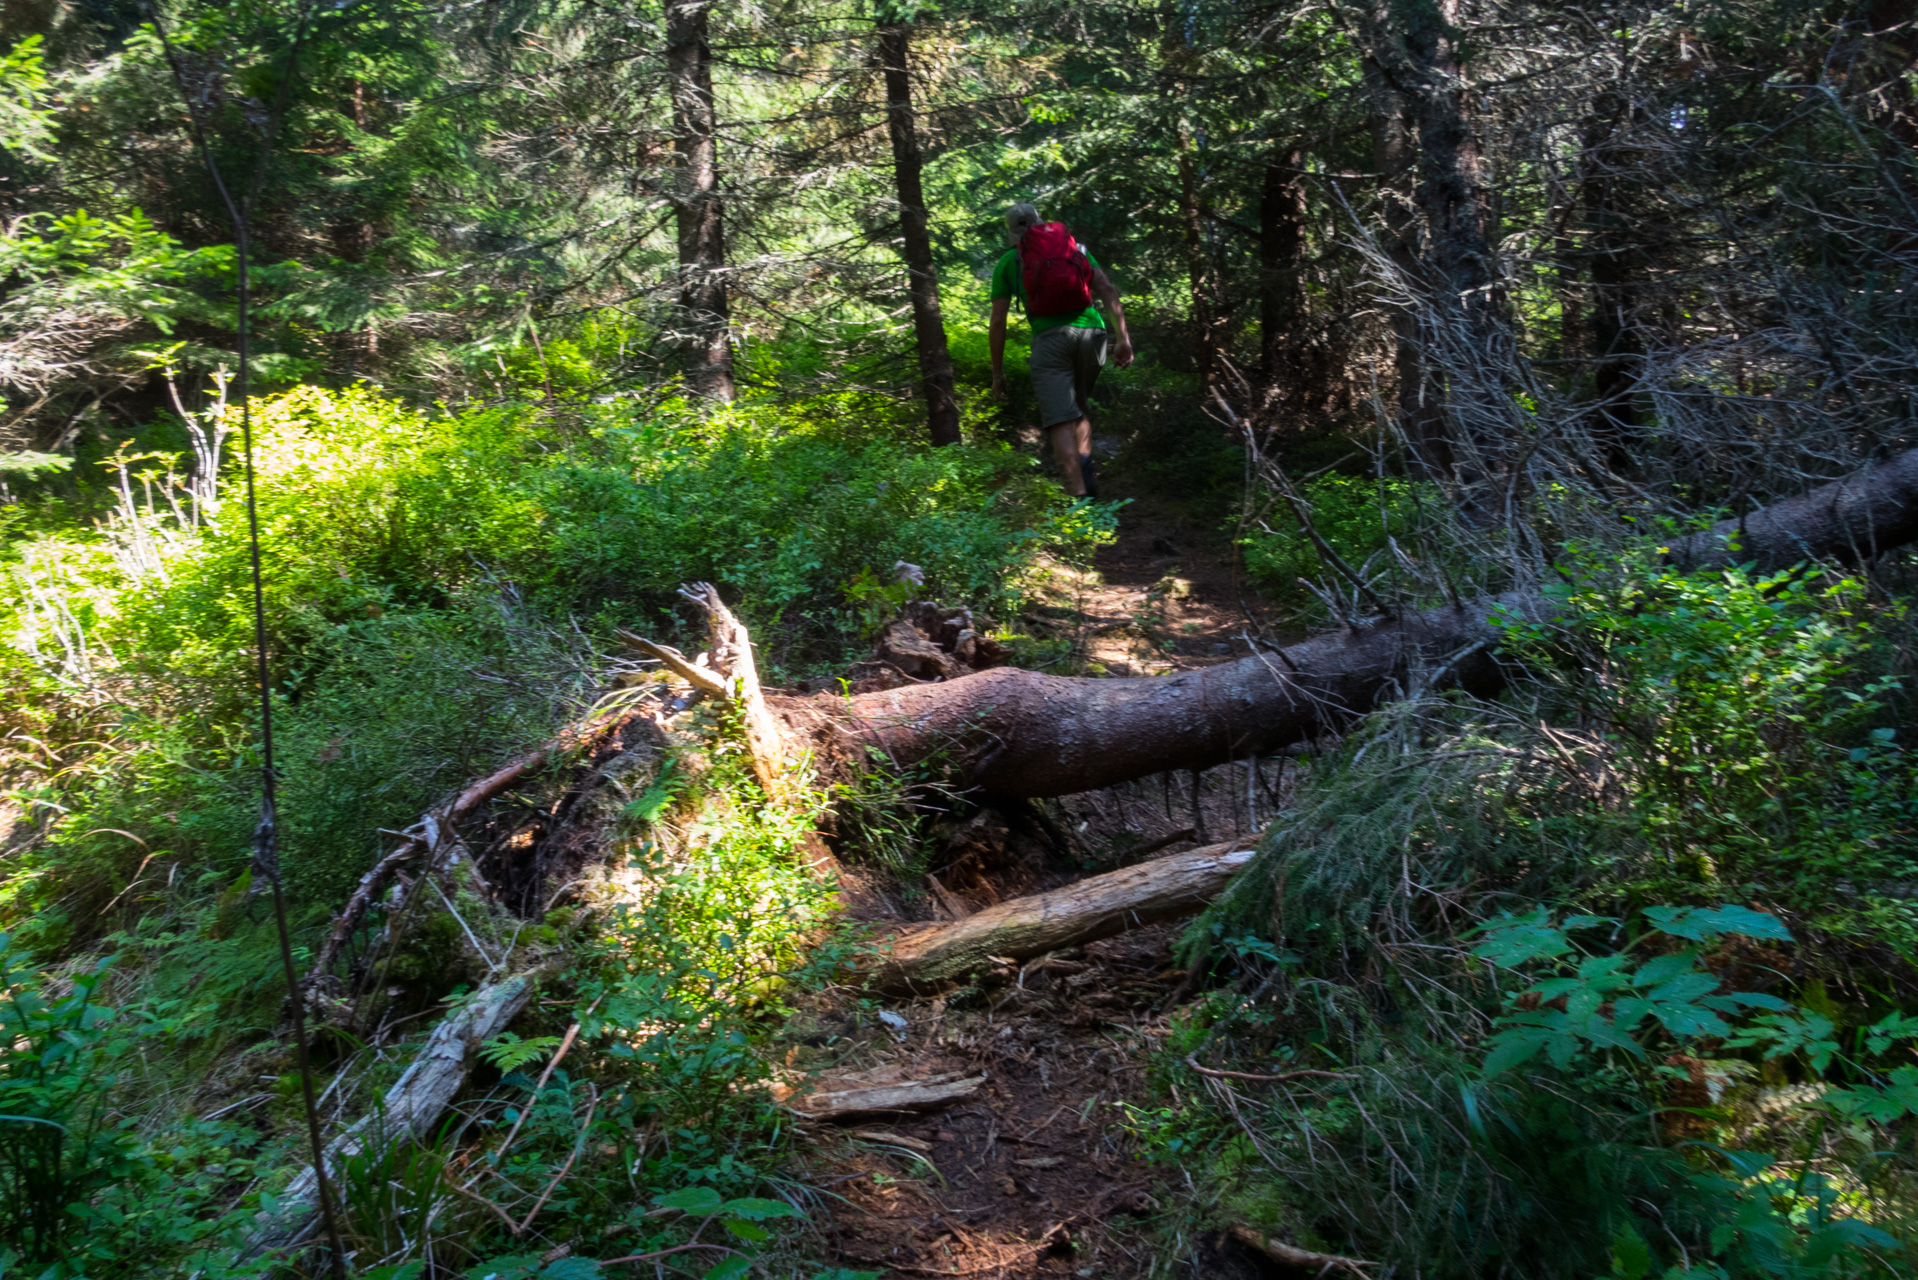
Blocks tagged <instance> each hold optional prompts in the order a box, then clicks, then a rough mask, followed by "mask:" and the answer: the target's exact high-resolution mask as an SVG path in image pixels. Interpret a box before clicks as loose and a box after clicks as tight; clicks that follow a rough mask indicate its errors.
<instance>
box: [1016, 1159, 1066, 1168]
mask: <svg viewBox="0 0 1918 1280" xmlns="http://www.w3.org/2000/svg"><path fill="white" fill-rule="evenodd" d="M1065 1162H1066V1158H1065V1157H1064V1156H1034V1157H1032V1159H1030V1160H1014V1161H1013V1162H1012V1163H1014V1164H1016V1165H1019V1166H1020V1167H1022V1168H1026V1169H1057V1168H1058V1167H1059V1166H1060V1165H1062V1164H1064V1163H1065Z"/></svg>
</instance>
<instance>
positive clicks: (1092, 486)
mask: <svg viewBox="0 0 1918 1280" xmlns="http://www.w3.org/2000/svg"><path fill="white" fill-rule="evenodd" d="M1079 478H1080V479H1081V480H1083V481H1085V482H1086V497H1088V498H1096V497H1098V496H1099V468H1097V467H1095V466H1093V465H1092V455H1091V454H1089V453H1082V454H1080V455H1079Z"/></svg>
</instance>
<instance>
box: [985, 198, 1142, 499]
mask: <svg viewBox="0 0 1918 1280" xmlns="http://www.w3.org/2000/svg"><path fill="white" fill-rule="evenodd" d="M1006 230H1008V231H1009V232H1011V233H1012V239H1013V246H1012V248H1010V249H1008V250H1007V251H1006V254H1005V256H1004V257H1002V258H1000V259H999V265H998V266H996V267H994V268H993V271H992V328H991V331H990V346H991V351H992V398H993V399H995V400H1003V399H1005V395H1006V369H1005V355H1006V310H1007V308H1008V307H1009V306H1010V305H1011V302H1012V300H1013V299H1014V298H1017V299H1019V301H1020V302H1021V303H1023V304H1024V305H1025V309H1026V323H1027V324H1029V325H1031V326H1032V389H1033V390H1034V391H1035V392H1037V393H1038V396H1039V421H1040V423H1041V424H1042V425H1043V426H1044V427H1045V428H1046V430H1047V432H1048V433H1049V434H1050V435H1051V436H1052V451H1053V453H1054V455H1055V456H1057V457H1058V459H1059V470H1061V471H1063V472H1064V473H1065V481H1066V492H1067V493H1070V494H1071V495H1072V496H1073V497H1075V498H1077V497H1088V498H1093V497H1097V496H1098V493H1097V492H1096V488H1095V485H1096V483H1097V478H1096V476H1095V474H1094V472H1093V467H1092V418H1091V410H1090V409H1089V408H1088V407H1087V400H1088V398H1089V397H1090V396H1091V394H1092V384H1093V382H1094V381H1096V380H1097V379H1098V377H1099V368H1100V366H1102V365H1104V364H1105V362H1106V339H1107V337H1108V336H1109V335H1108V334H1107V331H1106V321H1105V319H1104V318H1103V317H1101V316H1100V315H1099V308H1098V307H1097V306H1095V305H1093V299H1094V298H1097V299H1098V300H1099V302H1100V303H1102V304H1104V306H1105V310H1106V315H1107V316H1110V317H1111V319H1112V325H1113V327H1114V328H1116V329H1117V330H1118V331H1119V345H1118V347H1117V348H1116V349H1115V350H1114V351H1113V352H1112V358H1113V360H1115V361H1116V362H1117V363H1118V366H1119V367H1120V368H1121V369H1123V368H1125V367H1126V366H1127V365H1129V364H1131V363H1132V339H1131V337H1130V336H1128V335H1127V333H1126V327H1125V308H1124V307H1122V306H1120V305H1119V291H1118V290H1117V289H1115V288H1113V287H1112V281H1110V280H1108V279H1107V278H1106V273H1105V272H1104V271H1102V270H1101V269H1100V267H1099V261H1098V259H1097V258H1094V257H1093V256H1092V255H1091V254H1090V253H1088V252H1087V251H1086V247H1085V246H1084V245H1082V244H1080V243H1079V242H1078V241H1077V240H1075V239H1073V238H1072V232H1070V231H1068V230H1066V226H1065V224H1064V223H1062V222H1041V221H1040V220H1039V211H1038V210H1037V209H1035V208H1033V207H1032V206H1031V205H1029V204H1015V205H1013V206H1012V208H1010V209H1008V210H1006Z"/></svg>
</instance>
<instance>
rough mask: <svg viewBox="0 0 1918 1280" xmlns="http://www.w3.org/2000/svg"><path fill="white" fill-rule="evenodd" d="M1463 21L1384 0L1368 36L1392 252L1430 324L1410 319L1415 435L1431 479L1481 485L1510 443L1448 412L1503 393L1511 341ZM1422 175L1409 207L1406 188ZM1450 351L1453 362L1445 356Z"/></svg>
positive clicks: (1403, 361)
mask: <svg viewBox="0 0 1918 1280" xmlns="http://www.w3.org/2000/svg"><path fill="white" fill-rule="evenodd" d="M1457 17H1458V3H1457V0H1436V2H1434V0H1379V3H1377V4H1375V5H1374V6H1373V8H1372V9H1371V10H1370V11H1369V12H1368V13H1367V14H1366V16H1365V19H1364V21H1363V22H1362V23H1361V24H1360V39H1361V42H1362V45H1363V47H1364V54H1365V68H1366V80H1367V82H1368V86H1369V87H1370V96H1371V98H1372V112H1373V151H1374V159H1375V163H1376V165H1377V167H1378V170H1379V173H1380V174H1381V176H1382V178H1383V179H1384V180H1385V182H1386V183H1387V184H1388V185H1387V191H1386V220H1387V227H1388V230H1389V231H1390V233H1391V241H1392V243H1391V244H1390V245H1389V246H1388V247H1389V250H1390V252H1391V254H1392V257H1393V260H1394V262H1395V263H1396V264H1397V265H1398V266H1399V267H1400V269H1401V270H1402V271H1404V272H1405V273H1406V275H1407V278H1408V279H1409V280H1410V281H1412V282H1413V283H1414V284H1415V285H1416V286H1418V287H1419V288H1420V290H1421V292H1422V293H1423V294H1424V295H1425V297H1424V302H1425V304H1426V305H1424V306H1423V307H1422V308H1420V310H1421V311H1423V312H1424V314H1423V316H1422V317H1419V318H1408V319H1407V320H1404V321H1401V322H1400V354H1399V369H1400V386H1399V402H1400V413H1401V420H1402V423H1403V429H1404V434H1405V438H1406V441H1407V444H1408V445H1409V447H1410V448H1411V449H1412V451H1413V453H1414V455H1415V461H1416V462H1417V464H1418V467H1419V469H1420V470H1421V471H1423V472H1424V473H1426V474H1428V475H1431V476H1433V477H1435V478H1439V479H1446V478H1461V479H1465V480H1467V481H1474V480H1480V479H1483V478H1485V476H1486V475H1487V474H1488V473H1490V472H1493V471H1496V470H1497V469H1498V459H1499V456H1500V454H1501V453H1502V452H1503V450H1504V446H1505V444H1506V442H1505V441H1503V440H1499V439H1494V438H1487V437H1486V436H1485V435H1484V434H1483V433H1482V432H1478V431H1474V430H1472V429H1470V428H1465V429H1461V427H1460V425H1459V424H1460V423H1461V422H1467V423H1469V422H1470V421H1471V420H1472V418H1473V417H1474V416H1475V415H1473V414H1471V412H1470V410H1469V406H1460V408H1462V409H1463V410H1464V411H1463V412H1458V411H1455V412H1452V413H1450V414H1448V413H1446V412H1445V407H1446V406H1445V403H1444V397H1445V396H1450V397H1452V398H1453V399H1455V400H1456V399H1459V398H1461V397H1462V398H1467V399H1469V398H1471V397H1486V396H1499V395H1502V394H1503V381H1504V378H1503V374H1502V372H1501V371H1502V370H1503V369H1506V368H1509V367H1510V361H1511V340H1510V335H1509V333H1508V332H1507V328H1506V326H1505V325H1504V323H1503V322H1502V318H1501V310H1502V308H1501V301H1500V299H1499V298H1498V297H1497V296H1496V285H1497V278H1498V277H1497V273H1496V272H1495V271H1494V269H1493V262H1492V254H1491V249H1490V245H1489V243H1488V234H1489V230H1490V217H1489V214H1488V210H1487V207H1486V201H1485V196H1484V190H1483V183H1482V181H1481V177H1480V172H1479V171H1480V162H1479V154H1478V146H1477V142H1476V139H1475V138H1474V136H1473V133H1472V129H1471V127H1470V123H1469V119H1468V110H1467V102H1466V95H1465V89H1464V81H1463V75H1462V71H1463V68H1462V65H1461V63H1460V60H1459V52H1458V45H1459V41H1458V34H1459V33H1458V30H1457V28H1456V26H1455V23H1456V20H1457ZM1414 177H1415V184H1414V188H1413V193H1412V197H1411V199H1410V201H1409V202H1408V201H1407V200H1406V199H1405V196H1404V191H1405V187H1406V184H1407V181H1408V179H1413V178H1414ZM1408 338H1409V339H1410V342H1409V344H1408V342H1407V339H1408ZM1408 345H1409V346H1410V347H1411V348H1412V349H1411V350H1410V351H1408V350H1407V347H1408ZM1441 351H1442V352H1443V355H1444V360H1443V361H1439V360H1435V359H1434V357H1435V355H1436V354H1438V353H1440V352H1441ZM1447 374H1449V375H1450V376H1451V385H1448V386H1445V387H1444V388H1443V389H1441V384H1440V378H1441V376H1444V375H1447ZM1488 416H1489V417H1491V418H1493V419H1494V420H1496V419H1497V418H1498V417H1501V416H1502V415H1500V414H1496V413H1495V414H1492V415H1488Z"/></svg>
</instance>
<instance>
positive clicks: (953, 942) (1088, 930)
mask: <svg viewBox="0 0 1918 1280" xmlns="http://www.w3.org/2000/svg"><path fill="white" fill-rule="evenodd" d="M1251 859H1252V852H1251V850H1249V849H1241V848H1240V847H1239V846H1238V845H1237V844H1236V843H1234V842H1232V841H1227V842H1226V843H1224V844H1215V845H1208V846H1206V847H1205V848H1203V849H1194V850H1192V851H1191V852H1189V853H1176V854H1173V855H1172V856H1171V857H1169V858H1156V859H1154V860H1153V861H1151V862H1142V863H1140V864H1139V865H1137V866H1134V867H1125V868H1123V869H1121V870H1119V871H1109V872H1107V873H1106V874H1104V875H1098V876H1092V877H1090V878H1088V879H1085V880H1081V881H1079V882H1078V883H1077V884H1071V885H1067V886H1066V887H1065V888H1063V889H1054V890H1052V891H1051V892H1050V893H1040V894H1034V895H1033V896H1031V897H1027V898H1013V899H1010V900H1009V901H1006V902H1002V903H1000V904H999V905H998V906H995V907H988V908H986V909H985V910H984V911H978V912H975V913H973V914H972V915H969V916H967V917H966V918H965V919H964V920H959V921H956V922H954V923H952V924H921V925H909V926H908V927H906V928H905V929H903V930H901V931H900V932H898V933H896V934H894V935H893V936H892V937H891V938H890V939H888V940H887V941H886V942H885V943H884V944H883V949H882V951H881V952H880V954H879V957H878V958H877V960H876V961H875V962H874V964H873V968H872V971H871V974H870V981H871V983H872V985H873V986H875V987H878V988H879V989H881V990H886V991H900V992H919V991H933V990H937V989H939V988H941V987H946V986H951V985H953V984H955V983H957V982H960V981H962V980H964V979H965V978H966V977H967V975H969V974H972V973H975V972H980V971H986V972H991V971H993V970H1003V969H1006V968H1007V967H1008V966H1009V965H1010V964H1011V963H1013V962H1016V961H1020V960H1027V959H1030V958H1032V957H1033V956H1039V955H1044V954H1045V953H1046V952H1048V951H1057V950H1058V949H1059V948H1061V947H1070V946H1076V945H1078V944H1080V943H1085V942H1096V941H1098V940H1099V939H1100V938H1110V937H1112V936H1113V935H1114V934H1118V933H1123V932H1125V931H1126V930H1127V929H1136V928H1138V927H1139V926H1141V925H1147V924H1152V923H1155V922H1156V921H1160V920H1170V919H1173V918H1175V917H1178V916H1183V915H1190V914H1191V913H1192V912H1194V911H1197V910H1199V909H1200V908H1201V907H1204V906H1205V905H1206V904H1208V903H1210V902H1211V901H1212V900H1213V899H1214V898H1216V897H1217V896H1218V895H1219V893H1220V891H1222V890H1223V889H1224V888H1225V886H1226V884H1227V882H1229V881H1230V880H1231V879H1232V877H1233V876H1234V875H1235V874H1236V873H1237V872H1238V870H1239V868H1240V867H1243V866H1244V865H1245V864H1246V863H1247V862H1249V861H1251Z"/></svg>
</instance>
